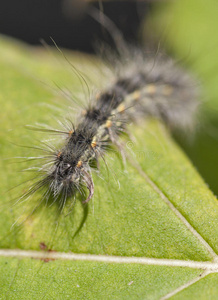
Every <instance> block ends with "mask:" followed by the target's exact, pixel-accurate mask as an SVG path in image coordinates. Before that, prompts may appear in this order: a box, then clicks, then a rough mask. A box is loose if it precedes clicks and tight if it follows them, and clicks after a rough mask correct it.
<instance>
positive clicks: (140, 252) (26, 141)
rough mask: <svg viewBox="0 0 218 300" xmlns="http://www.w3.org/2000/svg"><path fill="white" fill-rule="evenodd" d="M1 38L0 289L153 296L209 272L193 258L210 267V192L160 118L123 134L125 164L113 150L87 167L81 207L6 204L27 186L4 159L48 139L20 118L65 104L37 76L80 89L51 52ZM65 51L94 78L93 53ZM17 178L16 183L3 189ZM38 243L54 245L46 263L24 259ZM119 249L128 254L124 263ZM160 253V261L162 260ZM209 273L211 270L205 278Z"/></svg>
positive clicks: (215, 208)
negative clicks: (91, 191)
mask: <svg viewBox="0 0 218 300" xmlns="http://www.w3.org/2000/svg"><path fill="white" fill-rule="evenodd" d="M0 43H1V48H0V49H1V50H0V54H1V55H0V68H1V81H0V82H1V87H0V102H1V106H2V117H1V128H2V130H1V137H0V139H1V145H2V146H1V150H0V151H1V157H2V160H1V181H0V185H1V187H0V190H1V192H2V193H1V211H0V214H1V217H0V247H1V248H2V251H1V252H0V255H1V256H2V257H1V262H0V264H1V269H2V270H3V272H2V274H1V278H2V280H1V283H0V284H1V285H2V286H1V291H2V294H3V296H4V297H8V298H9V299H16V297H17V295H18V296H19V297H18V298H19V299H27V298H32V299H39V298H40V299H41V298H44V299H53V298H54V299H57V298H60V299H62V298H63V299H66V298H67V297H69V298H74V299H80V298H81V299H82V298H87V299H102V298H104V299H127V298H128V299H136V298H138V299H160V297H164V296H165V295H167V294H168V293H170V292H171V291H173V290H176V289H177V288H179V287H181V286H183V285H185V284H187V283H189V282H190V283H191V282H192V281H195V280H196V281H198V279H200V278H201V277H200V276H201V275H202V274H203V275H202V276H204V274H205V273H204V272H205V271H203V269H204V270H206V271H208V272H212V271H210V268H209V266H208V265H203V266H204V267H200V266H199V264H198V262H202V263H204V262H211V264H212V265H213V272H214V270H216V259H217V254H216V253H217V251H218V246H217V245H218V243H217V240H218V227H217V221H218V203H217V200H216V198H215V197H214V196H213V194H212V192H211V191H210V190H209V189H208V187H207V185H206V184H205V183H204V181H203V180H202V178H201V177H200V175H199V174H198V172H197V171H196V170H195V168H194V167H193V165H192V164H191V162H190V161H189V159H188V158H187V157H186V156H185V155H184V153H183V152H182V151H181V150H180V148H179V147H178V146H177V144H176V143H175V142H174V141H173V139H172V138H171V136H170V134H169V133H168V131H167V130H166V128H165V127H164V125H163V124H161V123H159V122H157V121H155V120H148V121H146V122H143V123H141V124H140V125H131V126H129V130H130V132H131V135H133V136H134V139H132V141H130V139H129V138H123V143H124V144H125V148H126V151H127V152H128V153H130V154H129V155H130V157H131V158H130V159H129V160H128V161H127V165H126V167H124V166H123V163H122V159H121V156H120V154H119V152H118V151H117V150H116V149H115V148H114V149H113V151H109V152H108V154H107V155H106V161H107V165H108V167H106V166H105V164H104V163H103V162H102V161H101V166H100V174H101V176H98V174H95V173H94V174H93V179H94V183H95V196H94V198H93V199H92V200H91V201H90V203H89V204H88V205H86V206H84V205H82V204H81V202H80V201H79V199H78V200H77V201H76V203H75V206H74V207H73V209H72V211H71V208H72V200H70V199H69V200H68V202H67V203H66V207H65V210H64V212H63V213H62V214H61V216H59V217H58V214H57V209H58V208H57V205H56V204H53V205H51V206H48V205H47V206H45V205H41V206H39V207H38V208H37V205H38V203H39V202H40V193H37V194H35V195H34V196H33V197H31V199H30V201H26V202H24V203H21V202H22V201H20V203H18V205H12V202H13V201H12V200H13V199H14V198H18V197H19V196H18V195H20V194H22V193H23V192H24V191H25V184H24V185H19V184H20V183H21V182H23V181H25V179H26V176H27V175H26V173H25V172H17V171H18V170H19V169H20V167H21V165H22V167H23V164H22V163H21V164H19V163H18V161H17V160H18V159H14V160H13V159H12V162H13V163H11V160H8V158H10V157H21V156H32V151H33V149H31V148H24V147H19V146H16V145H28V146H32V145H37V143H38V144H39V141H38V140H42V139H45V138H52V137H51V136H49V135H48V134H44V133H42V132H36V131H29V130H26V129H25V128H23V125H26V124H32V125H33V124H34V123H36V122H38V123H45V124H49V125H54V126H55V124H56V121H55V119H56V118H61V117H64V116H63V113H64V112H63V111H64V109H65V108H66V106H64V105H63V109H62V110H61V111H60V110H59V109H56V108H57V107H58V108H59V107H61V106H62V101H63V99H62V98H61V96H60V95H57V94H54V93H52V89H51V88H50V87H48V85H47V84H46V85H45V84H43V82H46V83H47V82H48V83H49V82H50V83H49V86H51V87H52V86H54V83H53V82H55V83H57V84H58V86H60V87H61V88H62V89H63V88H64V87H66V86H68V85H69V84H70V82H71V85H70V87H71V89H72V90H73V91H76V90H77V91H79V89H80V90H82V87H81V84H80V83H79V81H78V76H77V75H76V74H69V73H68V72H66V65H65V64H62V63H60V64H59V63H57V62H56V63H55V62H54V59H53V58H51V54H49V53H48V54H46V53H45V52H44V51H43V50H42V49H38V50H36V49H32V50H29V49H28V48H27V47H25V46H23V45H18V44H17V43H15V42H9V41H7V40H5V39H2V40H1V42H0ZM69 57H70V59H72V62H73V64H76V65H77V67H78V66H79V65H80V64H81V69H82V70H83V66H86V67H87V65H89V66H90V65H91V67H90V68H89V71H87V76H90V77H91V76H94V75H93V70H94V69H93V65H92V63H90V60H92V58H90V57H86V56H81V55H76V54H74V55H73V54H69ZM86 61H87V64H86ZM93 61H95V59H94V58H93ZM83 95H84V94H83ZM86 98H87V97H86ZM85 100H86V99H85ZM63 103H64V102H63ZM56 104H57V106H56ZM68 105H69V104H68ZM71 105H73V104H72V103H71ZM65 111H66V109H65ZM66 115H67V111H66ZM24 166H25V167H28V166H29V163H28V162H25V163H24ZM16 185H19V186H18V187H17V188H15V189H11V188H12V187H15V186H16ZM8 189H9V191H8V192H5V191H6V190H8ZM33 209H35V210H34V212H33V213H30V212H31V211H32V210H33ZM69 212H70V213H69ZM12 224H14V225H13V226H12ZM42 248H43V249H46V250H48V249H49V250H52V251H55V252H54V253H57V257H56V258H55V259H52V260H51V259H48V262H45V261H47V260H46V259H39V258H38V259H37V258H32V259H31V255H32V254H31V253H32V252H31V250H36V251H38V253H41V252H42ZM10 249H14V250H15V251H16V249H20V250H19V251H21V250H22V251H24V250H26V252H23V253H25V255H24V256H23V257H20V256H19V253H18V252H19V251H18V250H17V251H18V252H17V255H16V254H15V255H14V256H15V257H14V258H11V257H10V255H9V253H10ZM64 252H67V253H71V252H72V253H78V254H87V255H88V254H92V255H104V256H103V262H98V261H89V259H88V261H84V259H81V260H80V259H79V258H78V259H76V260H75V259H73V258H72V259H69V260H63V259H60V258H59V257H58V253H64ZM7 253H8V255H7ZM28 253H29V254H28ZM52 253H53V252H52ZM47 255H48V254H47ZM7 256H8V257H7ZM115 256H117V257H118V262H110V261H109V258H110V257H115ZM91 257H92V256H91ZM122 257H126V258H127V259H128V258H129V261H127V262H122V260H121V258H122ZM131 257H138V258H153V260H152V261H151V262H150V263H149V262H148V263H147V264H146V265H145V264H144V263H140V262H138V263H132V262H131ZM45 258H46V254H45ZM119 259H120V261H119ZM163 259H165V260H166V261H167V265H161V262H162V260H163ZM175 261H179V262H180V265H179V266H178V265H177V264H176V263H175ZM189 261H193V262H194V266H193V265H192V266H190V265H189ZM154 264H155V265H154ZM156 264H157V265H156ZM213 275H216V274H211V275H210V276H213ZM214 278H216V277H215V276H214ZM204 280H206V277H205V279H204ZM214 280H215V279H214ZM131 282H132V283H131ZM199 283H200V282H199ZM196 284H197V283H196ZM190 285H191V284H190ZM191 287H192V285H191ZM178 295H179V294H178ZM34 297H35V298H34ZM190 299H192V298H190ZM193 299H194V298H193Z"/></svg>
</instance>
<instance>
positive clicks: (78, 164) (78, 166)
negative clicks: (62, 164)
mask: <svg viewBox="0 0 218 300" xmlns="http://www.w3.org/2000/svg"><path fill="white" fill-rule="evenodd" d="M82 164H83V162H82V161H81V160H79V161H78V163H77V165H76V166H77V168H81V166H82Z"/></svg>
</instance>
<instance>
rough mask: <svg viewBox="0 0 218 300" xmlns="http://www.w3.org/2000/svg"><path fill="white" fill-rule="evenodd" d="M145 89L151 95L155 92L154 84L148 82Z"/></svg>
mask: <svg viewBox="0 0 218 300" xmlns="http://www.w3.org/2000/svg"><path fill="white" fill-rule="evenodd" d="M146 90H147V92H148V93H149V94H151V95H153V94H155V92H156V86H155V85H154V84H148V85H147V87H146Z"/></svg>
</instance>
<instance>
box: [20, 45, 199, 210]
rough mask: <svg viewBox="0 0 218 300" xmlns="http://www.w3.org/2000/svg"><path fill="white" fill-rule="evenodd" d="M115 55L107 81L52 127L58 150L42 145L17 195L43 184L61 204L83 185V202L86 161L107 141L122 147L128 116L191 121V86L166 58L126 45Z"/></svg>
mask: <svg viewBox="0 0 218 300" xmlns="http://www.w3.org/2000/svg"><path fill="white" fill-rule="evenodd" d="M114 59H115V58H114ZM115 61H116V68H114V74H115V76H114V77H115V79H114V82H113V84H112V85H111V86H109V87H108V88H106V89H105V90H102V91H101V92H100V93H98V94H97V95H95V96H94V97H93V99H92V100H91V104H90V105H89V107H87V109H86V111H82V112H81V113H80V116H79V118H78V120H79V121H78V122H77V124H71V125H70V127H69V126H68V127H67V126H65V128H64V129H63V130H61V131H58V130H54V132H55V133H60V134H63V135H65V142H64V143H63V145H62V146H61V148H60V149H58V150H56V149H46V156H45V159H46V163H45V165H44V166H43V167H42V168H40V169H39V170H38V171H37V176H36V177H37V181H36V182H35V183H34V184H33V186H32V187H31V188H30V189H29V190H28V192H27V193H26V194H25V195H24V196H23V197H29V196H30V195H31V194H33V193H34V192H35V191H37V190H39V189H40V190H41V189H44V188H45V189H44V192H43V195H42V199H43V200H45V201H47V200H48V199H50V198H52V202H55V201H57V200H58V201H60V203H61V205H64V203H65V202H66V199H67V198H68V197H71V196H72V195H74V194H75V192H76V191H79V192H81V190H82V188H83V186H85V187H87V189H88V191H89V194H88V196H87V198H86V199H85V200H84V201H83V203H87V202H88V201H89V200H90V199H91V198H92V196H93V194H94V183H93V180H92V174H91V173H92V167H91V165H90V163H91V162H92V164H93V161H95V162H97V163H98V160H99V158H101V157H103V156H104V153H105V151H106V148H107V146H108V145H109V144H111V143H112V144H115V145H116V146H118V149H119V150H120V151H121V152H122V148H121V146H120V143H119V135H120V133H122V132H123V131H125V128H126V125H127V124H128V123H129V122H130V121H132V120H133V121H138V120H140V119H141V118H147V117H153V118H157V119H159V120H161V121H163V122H164V123H166V124H167V125H168V126H169V127H172V128H175V127H180V128H183V129H184V128H190V127H191V126H192V124H193V117H194V114H195V113H196V109H197V106H198V105H197V101H196V89H195V87H194V83H193V80H192V79H191V78H190V76H188V75H187V74H186V73H185V72H184V71H182V70H181V69H180V68H178V66H176V65H175V63H174V62H173V61H172V59H169V58H166V56H161V55H160V54H159V55H156V56H155V57H149V56H148V55H145V54H144V53H143V51H141V50H139V49H137V50H136V49H132V48H129V50H128V54H127V52H126V53H125V57H123V58H122V59H120V60H115ZM138 123H139V122H138ZM48 131H50V130H48Z"/></svg>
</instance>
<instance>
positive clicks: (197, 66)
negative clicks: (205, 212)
mask: <svg viewBox="0 0 218 300" xmlns="http://www.w3.org/2000/svg"><path fill="white" fill-rule="evenodd" d="M217 11H218V2H217V1H207V3H205V1H204V0H184V1H174V2H170V3H168V4H166V3H164V4H163V5H160V6H157V11H156V13H155V15H152V16H151V18H150V23H149V30H150V31H151V32H154V31H155V30H156V36H160V34H161V40H160V43H161V44H162V43H163V42H164V46H165V47H167V48H168V49H169V51H170V53H172V52H173V53H174V54H175V55H176V57H177V59H179V61H180V62H182V63H183V64H188V66H189V68H191V69H192V70H193V72H194V73H196V75H197V77H198V78H199V80H200V82H201V84H199V88H200V89H201V93H202V103H203V105H202V107H201V108H202V115H201V119H200V125H199V130H198V132H197V134H196V136H195V138H194V139H191V141H192V142H191V143H190V141H189V142H187V141H185V140H184V139H183V140H182V139H181V138H180V139H179V142H180V144H181V145H182V146H183V148H184V149H185V151H186V152H187V154H188V156H189V157H190V158H191V160H192V161H193V163H194V164H195V165H196V166H197V168H198V170H199V172H200V174H201V175H202V176H203V177H204V179H205V180H206V182H207V183H208V184H209V186H210V188H211V189H212V190H213V191H214V193H215V194H216V195H218V184H217V177H218V168H217V167H215V166H217V165H218V155H217V149H218V134H217V128H218V97H217V95H218V85H217V81H218V72H217V69H218V35H217V27H218V20H217ZM154 16H155V18H154ZM154 29H155V30H154ZM157 32H158V33H157ZM163 33H164V39H163V38H162V37H163Z"/></svg>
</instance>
